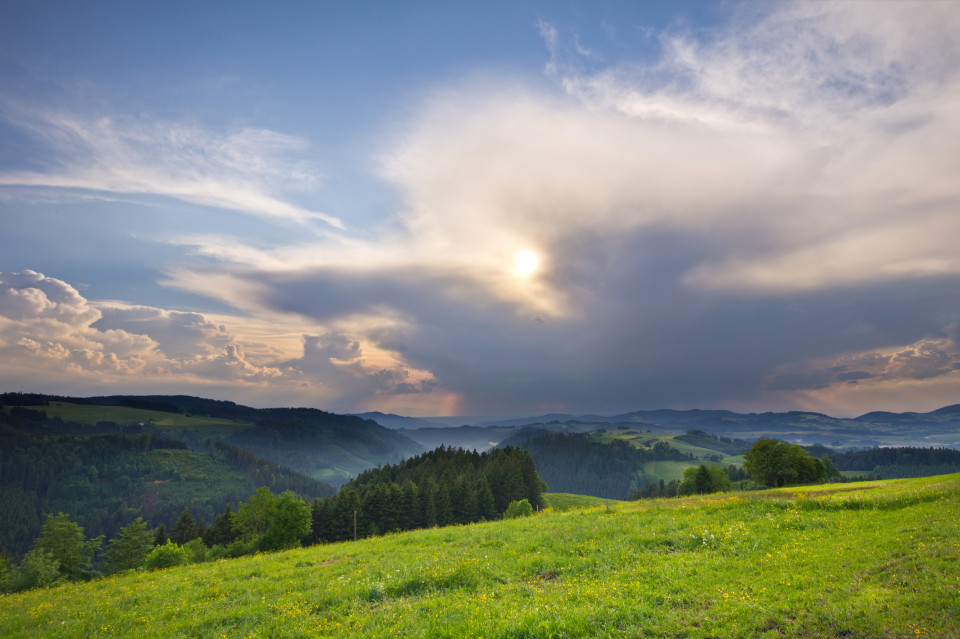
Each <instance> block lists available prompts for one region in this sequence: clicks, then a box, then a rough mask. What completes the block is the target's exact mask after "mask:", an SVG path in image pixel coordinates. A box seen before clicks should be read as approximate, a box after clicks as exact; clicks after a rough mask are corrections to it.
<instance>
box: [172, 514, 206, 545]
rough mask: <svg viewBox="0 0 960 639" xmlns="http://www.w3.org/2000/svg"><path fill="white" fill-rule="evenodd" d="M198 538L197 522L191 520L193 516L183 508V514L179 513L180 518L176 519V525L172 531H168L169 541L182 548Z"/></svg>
mask: <svg viewBox="0 0 960 639" xmlns="http://www.w3.org/2000/svg"><path fill="white" fill-rule="evenodd" d="M199 536H200V531H199V530H197V522H196V521H195V520H194V519H193V515H191V514H190V509H189V508H184V509H183V512H182V513H180V517H179V518H178V519H177V523H176V524H174V526H173V530H171V531H170V541H172V542H173V543H175V544H177V545H180V546H182V545H183V544H185V543H187V542H188V541H191V540H193V539H196V538H197V537H199Z"/></svg>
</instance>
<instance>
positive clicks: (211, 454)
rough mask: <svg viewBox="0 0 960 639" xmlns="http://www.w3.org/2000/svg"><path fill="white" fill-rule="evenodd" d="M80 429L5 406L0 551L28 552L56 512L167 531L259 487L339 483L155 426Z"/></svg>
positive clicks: (101, 523) (304, 488)
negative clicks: (187, 516)
mask: <svg viewBox="0 0 960 639" xmlns="http://www.w3.org/2000/svg"><path fill="white" fill-rule="evenodd" d="M82 430H83V425H82V424H71V423H69V422H63V421H62V420H59V419H50V418H48V417H46V415H44V413H41V412H38V411H33V410H26V409H23V408H20V409H13V410H11V411H10V412H9V413H7V412H4V411H0V504H3V517H0V549H4V550H6V551H7V552H10V553H12V554H14V555H19V554H22V553H23V552H25V551H26V550H27V548H28V547H29V545H30V543H31V542H32V541H33V540H34V539H35V538H36V537H37V535H38V533H39V531H40V528H41V526H42V523H43V520H44V517H45V515H46V514H50V513H53V514H55V513H57V512H64V513H69V514H70V515H71V517H72V518H73V519H74V520H75V521H77V522H78V523H79V524H80V525H82V526H83V527H84V529H85V530H86V531H87V534H89V535H90V536H97V535H101V534H102V535H106V536H108V537H112V536H114V535H116V533H117V531H119V529H120V528H121V527H123V526H126V525H128V524H130V523H131V522H132V521H133V520H134V519H135V518H136V517H138V516H142V517H143V518H144V520H145V521H148V522H149V523H150V524H151V525H152V526H156V525H164V526H165V527H167V529H170V528H171V527H172V526H173V524H174V522H175V521H176V519H177V517H178V516H179V515H180V514H181V512H182V511H183V509H184V508H188V509H189V510H190V512H191V513H192V514H193V516H194V517H195V518H196V519H197V520H204V521H206V522H207V523H208V524H209V523H212V522H213V520H214V518H215V517H216V515H217V514H219V513H220V512H222V511H223V509H224V508H225V507H226V505H227V504H236V503H238V502H240V501H241V500H243V499H246V498H247V497H248V496H249V495H250V494H251V493H252V492H253V491H255V490H256V489H257V488H258V487H260V486H269V487H270V488H271V490H274V491H277V492H282V491H284V490H293V491H294V492H296V493H298V494H300V495H303V496H305V497H323V496H326V495H330V494H332V493H333V491H334V489H333V488H332V487H331V486H329V485H327V484H324V483H322V482H319V481H317V480H315V479H313V478H311V477H307V476H305V475H303V474H301V473H297V472H295V471H292V470H290V469H288V468H284V467H282V466H278V465H277V464H274V463H272V462H269V461H267V460H265V459H261V458H258V457H256V456H254V455H252V454H251V453H249V452H247V451H244V450H241V449H239V448H237V447H236V446H232V445H230V444H226V443H223V442H211V444H210V447H209V448H208V450H207V452H203V453H201V452H194V451H191V450H189V449H188V447H187V446H186V444H184V443H183V442H180V441H176V440H173V439H168V438H163V437H160V436H157V435H152V434H150V433H142V434H139V435H125V434H121V433H103V434H93V435H90V434H80V433H81V432H82Z"/></svg>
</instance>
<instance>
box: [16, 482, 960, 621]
mask: <svg viewBox="0 0 960 639" xmlns="http://www.w3.org/2000/svg"><path fill="white" fill-rule="evenodd" d="M958 538H960V475H951V476H940V477H935V478H928V479H912V480H898V481H887V482H869V483H863V484H855V485H854V484H844V485H840V486H815V487H811V488H809V489H805V490H802V491H801V490H788V489H780V490H776V491H765V492H762V493H751V494H745V495H720V496H717V497H714V498H691V499H685V500H657V501H649V502H643V503H631V504H613V505H611V508H610V510H609V511H607V510H606V508H605V507H604V508H595V509H586V510H573V511H568V512H563V513H551V512H547V513H542V514H539V515H536V516H534V517H531V518H527V519H519V520H511V521H501V522H491V523H485V524H476V525H470V526H461V527H451V528H434V529H429V530H421V531H413V532H409V533H404V534H399V535H388V536H386V537H381V538H372V539H368V540H363V541H360V542H348V543H338V544H329V545H324V546H317V547H312V548H307V549H302V550H294V551H289V552H284V553H278V554H270V555H257V556H253V557H247V558H241V559H236V560H228V561H220V562H216V563H212V564H197V565H192V566H186V567H182V568H173V569H168V570H163V571H159V572H148V573H130V574H125V575H121V576H118V577H114V578H108V579H102V580H98V581H95V582H89V583H81V584H70V585H66V586H61V587H57V588H53V589H50V590H45V591H30V592H26V593H22V594H17V595H8V596H4V597H2V598H0V635H2V636H4V637H10V638H18V637H36V636H44V637H79V636H84V637H97V636H139V637H145V638H147V637H171V636H193V637H218V636H262V637H268V636H276V637H280V636H283V637H294V636H296V637H323V636H336V637H384V636H403V637H438V636H443V637H468V636H469V637H478V636H483V637H503V638H506V637H543V638H546V637H626V636H631V637H634V636H649V637H677V638H679V637H685V638H690V639H693V638H698V637H704V638H705V637H760V636H764V637H796V638H800V637H891V638H892V637H936V638H942V639H946V638H948V637H957V636H960V606H958V603H957V602H958V599H957V592H958V588H960V582H958V578H957V570H956V562H957V559H958V554H957V539H958Z"/></svg>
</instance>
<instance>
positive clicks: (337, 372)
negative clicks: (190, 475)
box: [0, 271, 442, 410]
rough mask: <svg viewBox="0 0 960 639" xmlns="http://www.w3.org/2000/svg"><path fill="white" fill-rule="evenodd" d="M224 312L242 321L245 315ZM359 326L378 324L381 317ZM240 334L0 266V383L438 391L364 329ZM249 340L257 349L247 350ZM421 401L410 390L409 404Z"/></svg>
mask: <svg viewBox="0 0 960 639" xmlns="http://www.w3.org/2000/svg"><path fill="white" fill-rule="evenodd" d="M230 319H232V321H234V322H236V323H237V324H238V325H239V326H240V328H241V330H243V329H244V328H245V325H244V321H243V318H239V317H234V318H230ZM363 325H364V322H359V323H354V324H353V328H354V329H356V328H358V327H360V328H361V329H362V328H363ZM365 325H366V327H367V329H368V330H370V331H372V332H373V333H376V332H377V330H382V326H383V323H382V321H381V322H379V323H378V322H366V323H365ZM300 327H301V328H302V325H301V326H300ZM378 327H380V328H379V329H378ZM273 329H274V330H276V326H274V327H273ZM245 335H246V336H244V335H234V334H233V333H232V332H231V331H230V330H229V329H228V328H227V326H226V324H225V323H214V322H212V321H210V320H209V319H208V318H207V317H205V316H204V315H202V314H200V313H188V312H180V311H170V310H165V309H159V308H153V307H148V306H132V305H125V304H120V303H117V302H98V303H96V304H93V303H91V302H89V301H88V300H86V299H85V298H84V297H83V296H82V295H80V293H79V292H78V291H77V290H76V289H74V288H73V287H72V286H70V285H69V284H67V283H65V282H63V281H61V280H58V279H55V278H51V277H46V276H44V275H42V274H40V273H36V272H33V271H24V272H21V273H0V356H2V357H3V358H4V361H5V366H4V369H3V371H2V377H0V382H2V383H4V384H6V385H10V384H15V385H17V388H20V387H21V385H23V384H30V385H31V386H30V388H39V389H51V388H52V389H54V390H56V391H57V392H77V391H76V390H75V389H80V388H91V387H96V386H98V385H100V384H105V383H109V384H111V385H112V386H113V387H115V388H125V389H129V390H130V391H131V392H133V391H137V390H139V391H141V392H150V393H153V392H163V391H164V390H165V391H167V392H187V393H190V392H194V393H196V392H198V391H197V389H198V388H199V387H202V388H204V389H206V390H208V391H211V392H223V391H224V389H228V390H227V391H226V392H227V393H228V396H232V395H230V393H234V392H236V390H237V388H238V385H239V387H246V388H250V389H252V390H253V397H257V396H259V395H264V396H266V395H272V396H273V397H282V396H286V397H290V398H296V400H295V401H298V402H300V403H309V402H311V401H313V402H315V401H317V400H321V401H323V402H325V403H334V404H335V403H337V402H352V403H353V404H342V405H343V410H347V409H348V408H349V406H350V405H354V404H355V405H362V404H363V402H365V401H372V402H374V403H373V404H371V406H372V407H376V406H378V404H377V403H376V401H377V397H378V396H383V399H384V400H385V401H386V402H387V403H388V404H389V403H390V402H391V401H392V400H391V397H406V396H417V395H430V394H431V393H434V391H438V392H441V393H442V390H440V389H437V386H436V380H435V379H434V377H433V375H432V374H431V373H429V372H428V371H425V370H419V369H416V368H413V367H410V366H408V365H406V364H405V363H404V362H403V361H401V360H400V359H399V358H398V357H397V356H396V355H395V354H393V353H390V352H389V351H386V350H384V349H382V348H378V347H377V346H376V345H375V344H374V343H372V342H370V341H369V338H367V337H365V336H364V335H363V334H362V333H361V334H359V335H356V336H354V337H350V336H348V335H347V334H344V333H342V332H339V331H338V330H337V329H336V328H334V329H332V330H330V331H329V332H327V333H323V334H304V335H302V341H301V344H302V351H301V355H300V356H299V357H293V358H290V355H291V354H290V353H286V352H284V351H283V350H276V349H275V348H269V347H264V344H263V342H262V341H261V340H262V339H264V337H265V336H264V335H262V334H259V335H258V332H257V329H256V328H254V330H252V331H249V332H247V333H245ZM246 341H249V343H250V346H251V347H252V348H253V349H254V350H255V351H257V352H258V356H257V357H255V358H250V357H248V356H247V354H246V345H245V342H246ZM362 343H366V344H368V346H366V347H365V348H366V351H365V350H364V347H362V346H361V344H362ZM267 386H270V387H271V389H272V390H271V391H270V392H269V393H267V392H266V390H265V388H266V387H267ZM258 388H259V390H257V389H258ZM71 389H74V390H71ZM265 401H266V400H265ZM418 401H422V400H419V399H417V398H416V397H413V398H412V399H410V400H409V401H408V402H407V405H412V406H416V405H417V403H418Z"/></svg>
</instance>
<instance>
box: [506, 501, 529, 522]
mask: <svg viewBox="0 0 960 639" xmlns="http://www.w3.org/2000/svg"><path fill="white" fill-rule="evenodd" d="M532 514H533V506H531V505H530V501H529V500H527V499H521V500H520V501H511V502H510V505H509V506H507V510H506V512H504V513H503V518H504V519H516V518H517V517H529V516H530V515H532Z"/></svg>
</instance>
